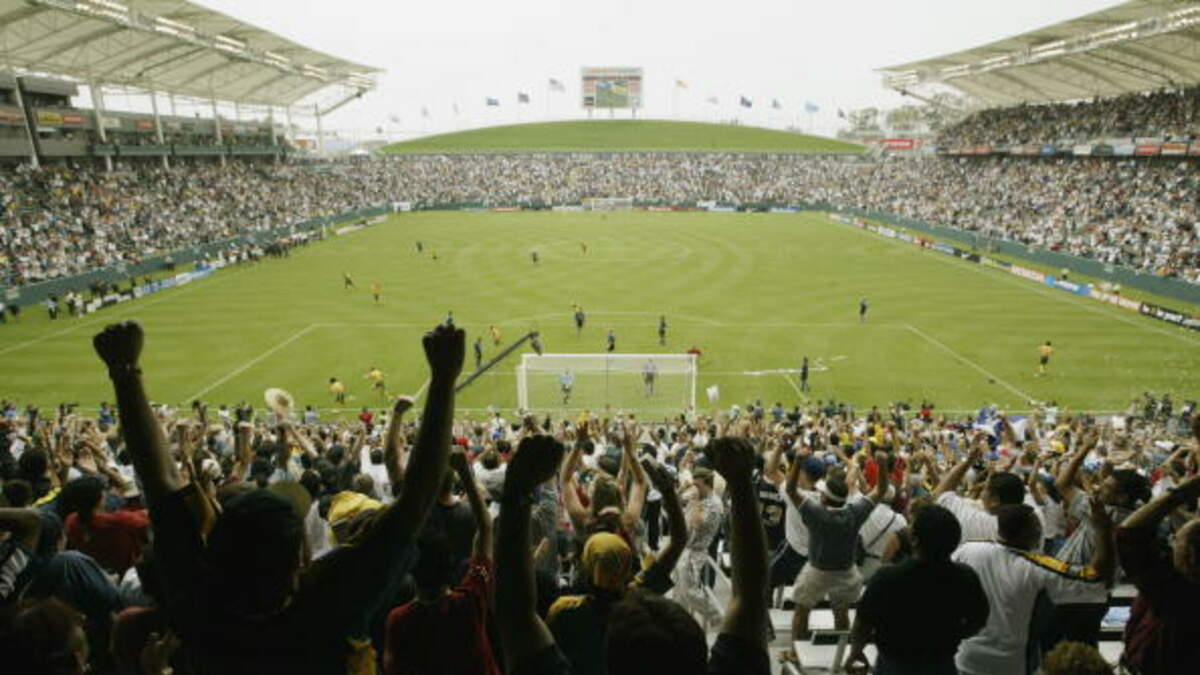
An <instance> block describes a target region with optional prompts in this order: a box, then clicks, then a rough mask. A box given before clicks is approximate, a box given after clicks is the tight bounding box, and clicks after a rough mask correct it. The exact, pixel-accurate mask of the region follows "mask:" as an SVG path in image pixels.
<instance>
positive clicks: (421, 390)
mask: <svg viewBox="0 0 1200 675" xmlns="http://www.w3.org/2000/svg"><path fill="white" fill-rule="evenodd" d="M430 382H433V378H431V377H427V378H425V382H424V383H423V384H422V385H421V387H420V388H419V389H417V393H415V394H413V395H412V399H413V403H416V402H417V401H420V400H421V397H422V396H424V395H425V391H426V390H427V389H429V383H430Z"/></svg>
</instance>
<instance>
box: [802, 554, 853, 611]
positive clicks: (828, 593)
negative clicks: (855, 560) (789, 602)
mask: <svg viewBox="0 0 1200 675" xmlns="http://www.w3.org/2000/svg"><path fill="white" fill-rule="evenodd" d="M862 587H863V579H862V574H860V573H859V571H858V567H857V566H855V567H851V568H850V569H848V570H837V571H832V572H831V571H829V570H821V569H817V568H816V567H813V566H812V565H811V564H809V565H805V566H804V569H803V570H800V576H798V577H796V586H795V588H794V589H793V593H792V599H793V600H795V601H796V605H797V606H798V607H808V608H812V607H816V606H817V603H819V602H821V600H823V599H825V598H826V597H828V598H829V603H830V604H831V605H833V607H834V608H835V609H840V608H845V607H849V606H850V605H853V604H854V603H855V602H857V601H858V596H859V595H860V594H861V593H862Z"/></svg>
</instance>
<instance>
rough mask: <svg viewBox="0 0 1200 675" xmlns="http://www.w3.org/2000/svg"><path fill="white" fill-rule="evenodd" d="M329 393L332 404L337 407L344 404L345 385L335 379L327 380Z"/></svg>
mask: <svg viewBox="0 0 1200 675" xmlns="http://www.w3.org/2000/svg"><path fill="white" fill-rule="evenodd" d="M329 393H330V394H333V402H334V403H336V404H338V405H344V404H345V403H346V385H344V384H342V381H341V380H339V379H337V378H336V377H331V378H329Z"/></svg>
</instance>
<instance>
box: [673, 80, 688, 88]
mask: <svg viewBox="0 0 1200 675" xmlns="http://www.w3.org/2000/svg"><path fill="white" fill-rule="evenodd" d="M687 87H688V85H687V82H684V81H683V80H675V88H676V89H687Z"/></svg>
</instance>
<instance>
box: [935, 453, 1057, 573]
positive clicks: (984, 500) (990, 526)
mask: <svg viewBox="0 0 1200 675" xmlns="http://www.w3.org/2000/svg"><path fill="white" fill-rule="evenodd" d="M982 455H983V441H982V439H981V438H977V440H976V442H975V443H974V444H973V445H972V447H971V451H970V452H968V453H967V456H966V458H964V459H963V460H962V461H961V462H959V463H958V464H956V465H955V466H954V468H952V469H950V471H948V472H946V475H945V476H943V477H942V481H941V482H940V483H938V486H937V487H936V488H935V489H934V491H933V499H934V501H935V502H936V503H937V504H938V505H939V506H942V507H944V508H946V509H947V510H949V511H950V512H951V513H953V514H954V517H955V518H957V519H958V523H959V525H961V526H962V538H963V541H964V542H969V541H992V540H994V539H995V538H996V533H997V525H996V515H995V513H996V509H998V508H1000V507H1001V506H1004V505H1008V504H1021V503H1024V502H1025V481H1023V480H1021V477H1020V476H1018V475H1016V474H1014V473H1007V472H996V473H993V474H992V475H991V476H989V477H988V481H987V485H986V486H984V488H983V494H982V495H981V496H980V500H979V503H978V504H976V503H975V502H973V501H971V500H969V499H966V498H964V497H960V496H959V495H958V494H956V493H955V490H956V489H957V488H958V484H959V483H960V482H962V479H963V477H964V476H966V475H967V471H968V470H970V468H971V467H972V466H974V465H975V464H976V463H977V462H978V461H979V459H980V457H982ZM1033 511H1034V515H1035V517H1037V518H1038V521H1039V523H1040V521H1041V513H1040V511H1039V510H1038V509H1036V508H1034V510H1033ZM1036 550H1039V551H1040V550H1041V545H1040V544H1039V545H1038V547H1037V549H1036Z"/></svg>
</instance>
